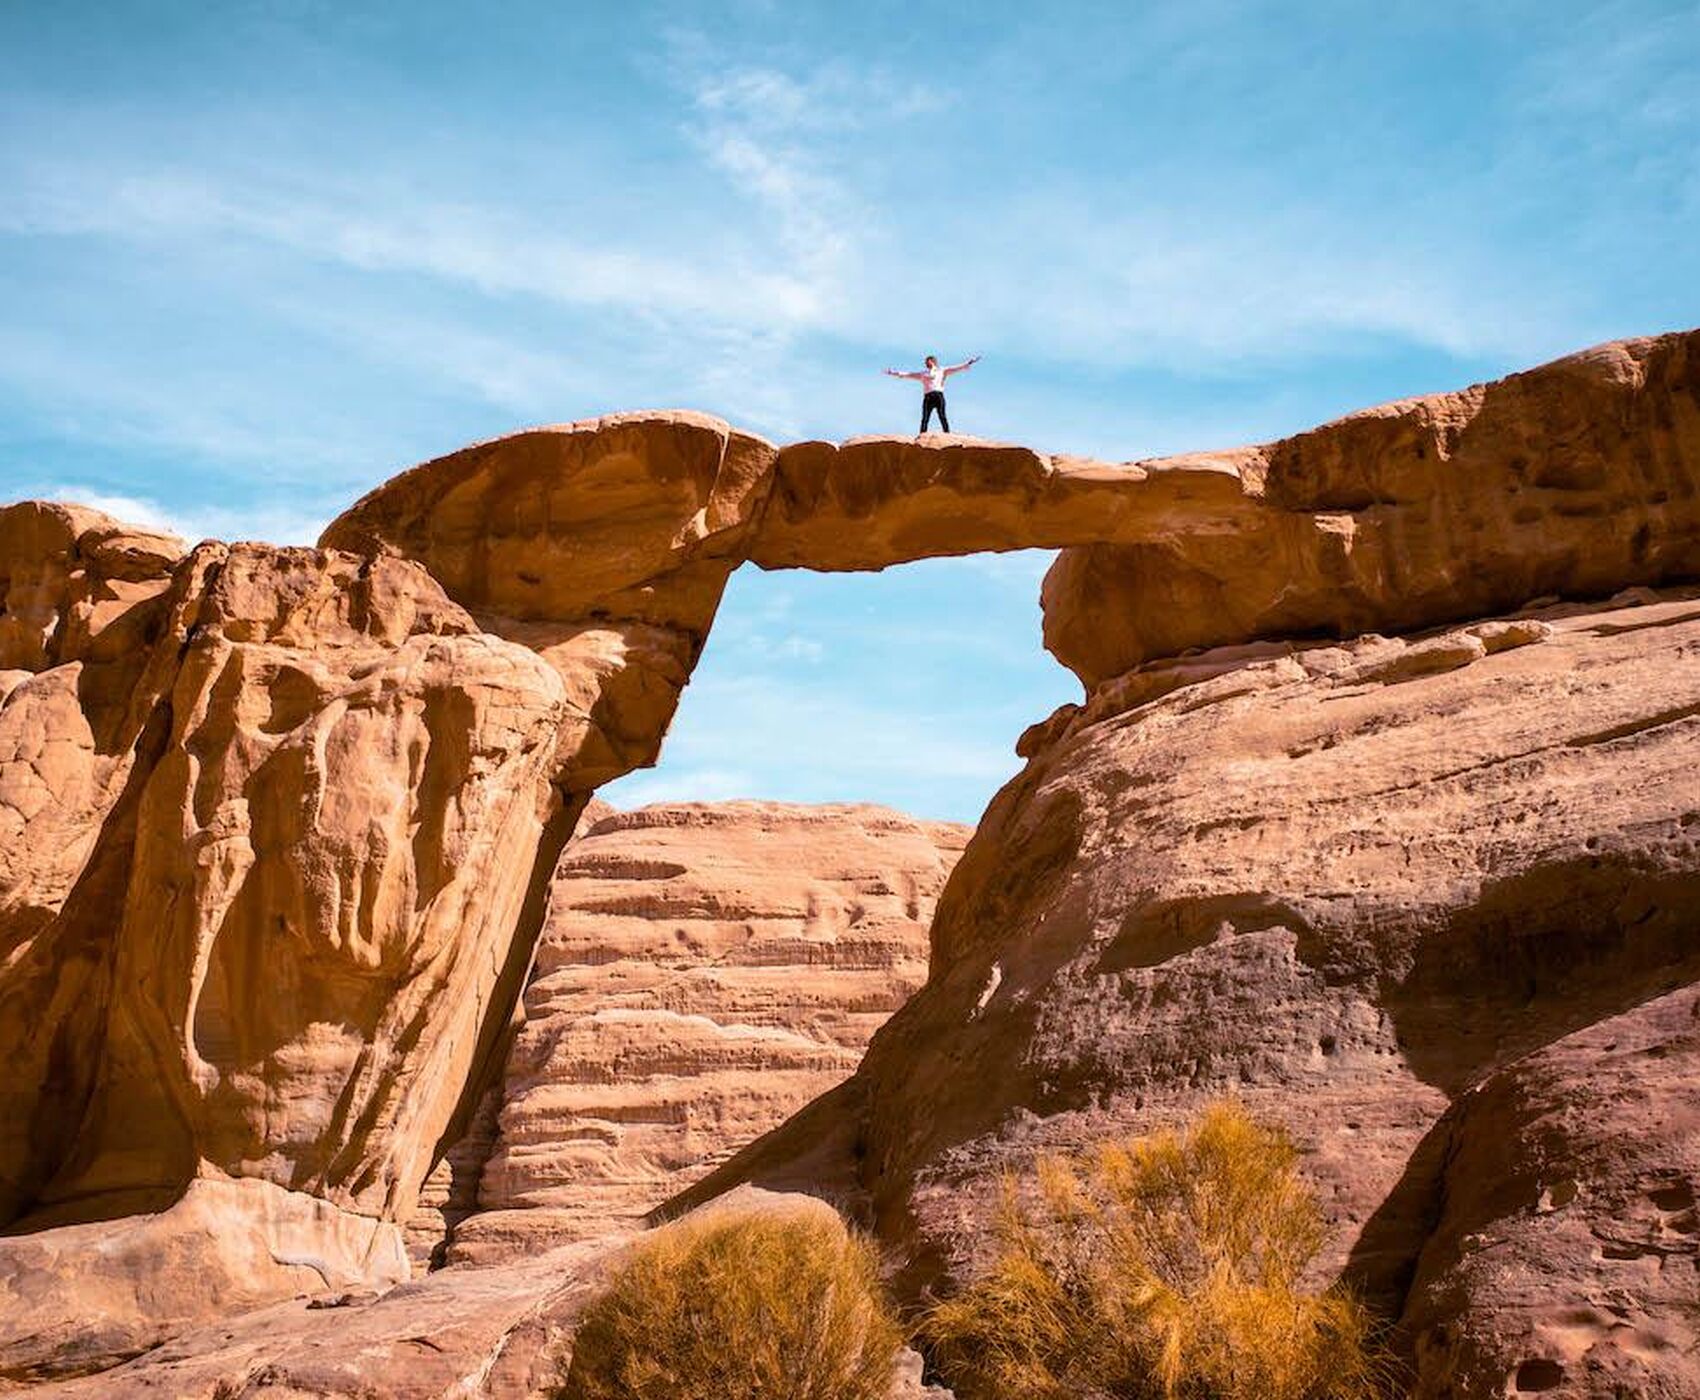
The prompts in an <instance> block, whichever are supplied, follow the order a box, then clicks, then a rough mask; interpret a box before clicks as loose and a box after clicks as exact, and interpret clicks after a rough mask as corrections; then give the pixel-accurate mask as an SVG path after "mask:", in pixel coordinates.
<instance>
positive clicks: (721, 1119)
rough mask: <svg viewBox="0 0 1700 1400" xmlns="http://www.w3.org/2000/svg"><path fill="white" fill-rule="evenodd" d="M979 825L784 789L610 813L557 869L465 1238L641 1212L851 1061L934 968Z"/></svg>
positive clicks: (589, 1229)
mask: <svg viewBox="0 0 1700 1400" xmlns="http://www.w3.org/2000/svg"><path fill="white" fill-rule="evenodd" d="M967 838H968V831H967V829H966V828H964V827H960V826H956V825H953V824H949V823H942V822H917V821H915V820H913V819H911V818H909V817H905V816H903V815H901V814H900V813H897V812H892V811H888V810H886V809H884V808H879V807H860V806H824V807H809V806H798V805H793V804H786V803H770V802H732V803H719V804H714V805H703V804H696V803H685V804H676V805H668V806H659V807H646V808H644V809H643V810H641V811H637V812H624V813H614V814H610V815H608V816H605V817H603V818H602V819H601V820H600V821H598V822H596V823H595V824H594V825H592V826H590V827H589V828H588V830H587V831H586V832H585V833H584V834H583V835H581V836H580V837H579V838H578V839H576V840H575V841H574V842H573V843H572V844H571V845H569V846H568V847H567V849H566V851H565V852H564V853H563V855H562V858H561V862H560V865H559V866H558V867H557V868H556V871H555V876H554V881H553V884H552V887H551V890H550V899H549V911H548V915H547V918H546V920H545V922H544V926H543V935H542V940H541V942H540V944H539V947H538V953H537V962H536V968H535V971H534V974H533V978H532V981H531V983H530V985H529V987H528V988H527V989H526V994H525V1022H524V1024H523V1026H522V1027H521V1028H520V1030H519V1032H518V1035H517V1038H516V1040H515V1043H514V1048H513V1050H512V1052H511V1053H510V1055H509V1059H508V1067H507V1074H506V1082H505V1084H504V1086H503V1089H502V1100H503V1101H502V1107H501V1111H500V1117H499V1130H498V1133H497V1136H496V1142H495V1150H494V1152H493V1154H492V1155H491V1157H490V1159H489V1161H488V1163H487V1165H486V1166H485V1168H484V1170H483V1175H482V1178H481V1185H480V1188H479V1206H480V1210H479V1212H478V1213H477V1214H474V1215H472V1216H471V1217H470V1218H468V1219H466V1220H465V1221H463V1222H462V1223H461V1224H460V1226H459V1227H458V1229H457V1230H456V1232H455V1236H454V1246H453V1249H452V1250H451V1252H450V1257H451V1258H453V1259H457V1260H468V1259H470V1260H476V1261H479V1262H489V1261H491V1260H495V1259H502V1258H507V1257H511V1256H513V1255H514V1254H516V1253H531V1252H534V1251H535V1250H536V1249H538V1248H540V1247H546V1246H548V1245H550V1244H552V1243H558V1242H560V1241H563V1240H568V1239H573V1238H580V1237H585V1236H589V1235H595V1234H601V1233H605V1232H607V1231H609V1230H612V1229H622V1228H634V1227H635V1226H636V1225H637V1224H638V1223H639V1222H640V1220H641V1218H642V1217H643V1216H644V1215H645V1214H646V1213H647V1212H648V1211H650V1210H651V1209H653V1208H654V1207H656V1206H658V1205H660V1204H661V1203H662V1202H664V1201H666V1200H667V1199H668V1198H669V1197H671V1196H673V1195H675V1194H676V1193H677V1192H678V1191H680V1190H681V1189H683V1188H684V1187H685V1186H687V1185H688V1184H690V1182H692V1181H694V1180H695V1179H697V1178H698V1177H700V1176H702V1175H705V1174H706V1173H707V1172H708V1171H710V1170H711V1169H713V1168H714V1167H715V1166H717V1165H718V1164H719V1163H721V1162H722V1161H724V1160H725V1159H726V1158H727V1157H729V1156H730V1155H731V1154H732V1153H733V1152H734V1151H736V1150H737V1149H738V1148H740V1147H742V1146H743V1145H744V1144H746V1143H748V1142H752V1141H754V1140H755V1139H756V1138H758V1137H760V1136H761V1135H762V1134H763V1133H764V1132H766V1131H767V1130H768V1129H770V1128H773V1127H776V1126H778V1124H780V1123H781V1122H783V1121H784V1120H785V1119H786V1118H787V1117H789V1116H790V1114H792V1113H793V1112H795V1111H796V1110H797V1109H799V1108H801V1107H802V1106H803V1105H804V1104H806V1103H807V1102H809V1100H811V1099H813V1098H815V1097H816V1096H817V1095H819V1094H822V1093H824V1092H826V1090H828V1089H830V1088H832V1086H833V1085H835V1084H837V1083H838V1082H839V1081H841V1080H842V1079H844V1078H845V1077H846V1076H847V1075H848V1074H849V1073H850V1072H851V1070H853V1069H854V1068H855V1066H856V1064H857V1062H858V1061H859V1060H860V1058H861V1054H862V1050H863V1048H864V1047H865V1046H866V1044H867V1042H868V1039H869V1037H870V1036H871V1035H872V1034H873V1032H874V1031H875V1030H876V1029H877V1028H878V1027H879V1026H880V1025H881V1024H882V1023H883V1022H884V1021H885V1019H886V1017H888V1016H889V1015H890V1014H891V1013H892V1012H893V1011H895V1010H896V1009H897V1008H898V1007H899V1006H901V1005H902V1004H903V1002H904V1001H905V1000H906V999H907V998H908V997H909V995H910V993H911V992H913V991H914V990H915V988H917V987H918V986H920V984H921V983H922V982H923V981H924V980H925V977H926V970H927V926H928V924H929V923H930V922H931V919H932V912H933V906H934V904H935V903H936V902H937V899H938V895H939V892H940V890H941V889H942V888H943V886H944V882H945V878H946V876H947V875H948V874H949V872H950V869H951V866H952V865H953V864H954V863H955V860H956V857H957V855H958V854H959V852H960V851H961V849H962V846H963V845H964V844H965V843H966V841H967Z"/></svg>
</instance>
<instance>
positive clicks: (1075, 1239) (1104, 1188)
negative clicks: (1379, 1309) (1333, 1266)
mask: <svg viewBox="0 0 1700 1400" xmlns="http://www.w3.org/2000/svg"><path fill="white" fill-rule="evenodd" d="M1294 1168H1295V1153H1294V1150H1293V1148H1292V1146H1291V1144H1290V1143H1289V1142H1288V1141H1287V1139H1286V1137H1285V1136H1284V1135H1282V1134H1281V1133H1279V1132H1277V1131H1274V1130H1272V1129H1269V1128H1266V1127H1263V1126H1260V1125H1259V1124H1257V1123H1256V1122H1254V1121H1253V1120H1252V1119H1251V1118H1250V1117H1249V1116H1247V1114H1246V1113H1245V1111H1244V1110H1243V1109H1242V1108H1240V1107H1239V1106H1238V1105H1237V1104H1235V1103H1233V1102H1231V1101H1230V1102H1222V1103H1217V1104H1214V1105H1212V1106H1210V1107H1209V1108H1207V1109H1206V1110H1205V1111H1204V1112H1203V1114H1202V1115H1201V1116H1200V1117H1199V1118H1198V1119H1197V1120H1195V1121H1194V1122H1193V1123H1192V1124H1191V1125H1190V1126H1188V1127H1186V1128H1184V1129H1182V1130H1179V1131H1167V1132H1160V1133H1156V1134H1154V1135H1152V1136H1150V1137H1147V1138H1142V1139H1137V1140H1134V1141H1131V1142H1121V1143H1112V1144H1107V1145H1104V1146H1101V1147H1099V1148H1098V1149H1097V1150H1096V1151H1095V1152H1091V1153H1087V1154H1082V1155H1080V1156H1076V1157H1049V1158H1045V1159H1042V1160H1041V1161H1040V1163H1039V1165H1038V1168H1037V1172H1036V1179H1035V1180H1034V1181H1031V1182H1029V1183H1027V1189H1025V1190H1023V1189H1022V1184H1021V1183H1018V1182H1014V1181H1011V1182H1008V1183H1006V1191H1005V1199H1004V1205H1003V1209H1002V1211H1001V1214H1000V1217H999V1220H998V1223H997V1239H998V1245H999V1254H998V1258H997V1261H996V1262H995V1264H994V1265H993V1266H992V1268H991V1270H990V1271H989V1272H988V1273H987V1274H986V1275H985V1276H984V1277H982V1278H980V1279H978V1280H976V1281H975V1282H974V1283H972V1284H971V1285H970V1286H969V1287H968V1288H966V1289H965V1290H964V1291H963V1292H961V1293H959V1294H957V1295H956V1296H954V1297H952V1298H950V1299H948V1300H946V1301H945V1302H943V1303H941V1304H939V1305H938V1306H937V1307H935V1308H934V1309H933V1311H932V1312H931V1313H930V1314H929V1315H928V1316H927V1318H926V1319H925V1321H924V1323H923V1326H922V1335H923V1337H924V1338H925V1339H926V1340H927V1341H928V1342H930V1343H931V1345H932V1347H933V1350H934V1353H935V1358H936V1360H937V1361H938V1362H939V1364H940V1366H941V1368H942V1369H943V1371H944V1373H945V1377H946V1379H947V1380H948V1381H949V1383H950V1384H952V1385H953V1386H954V1387H956V1389H957V1391H958V1393H959V1394H961V1395H963V1396H964V1397H976V1400H978V1398H979V1397H993V1396H996V1397H998V1398H999V1400H1065V1397H1066V1400H1085V1398H1086V1397H1091V1400H1346V1398H1347V1397H1352V1400H1358V1398H1359V1397H1368V1396H1376V1395H1380V1394H1383V1393H1384V1392H1385V1391H1386V1389H1387V1373H1386V1369H1385V1367H1384V1365H1383V1364H1382V1362H1381V1361H1380V1360H1379V1359H1378V1356H1377V1354H1376V1349H1375V1347H1374V1346H1373V1344H1372V1342H1371V1332H1372V1328H1371V1319H1370V1317H1369V1315H1368V1314H1367V1313H1366V1311H1365V1310H1364V1309H1363V1307H1362V1306H1361V1305H1360V1304H1359V1303H1358V1302H1357V1301H1356V1300H1355V1299H1353V1298H1352V1297H1350V1296H1349V1295H1348V1294H1346V1293H1344V1292H1341V1291H1338V1290H1331V1291H1329V1292H1326V1293H1321V1294H1317V1293H1308V1292H1305V1291H1303V1290H1302V1289H1301V1288H1300V1286H1299V1279H1300V1275H1301V1274H1302V1272H1303V1270H1304V1268H1305V1266H1306V1265H1307V1264H1308V1263H1309V1262H1310V1261H1311V1260H1312V1259H1313V1258H1314V1257H1315V1256H1316V1253H1317V1250H1318V1249H1319V1248H1320V1246H1321V1244H1322V1238H1323V1228H1322V1218H1321V1215H1320V1212H1319V1211H1318V1209H1317V1206H1316V1202H1315V1200H1314V1198H1313V1197H1312V1196H1311V1194H1310V1192H1309V1191H1308V1190H1307V1189H1306V1188H1305V1186H1304V1184H1303V1183H1302V1182H1301V1181H1300V1180H1299V1179H1298V1176H1297V1173H1296V1171H1295V1169H1294Z"/></svg>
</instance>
